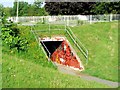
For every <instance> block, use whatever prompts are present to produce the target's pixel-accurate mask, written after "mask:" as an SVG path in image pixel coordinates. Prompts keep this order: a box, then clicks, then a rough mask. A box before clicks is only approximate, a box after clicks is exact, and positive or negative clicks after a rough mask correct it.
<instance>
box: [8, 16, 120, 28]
mask: <svg viewBox="0 0 120 90" xmlns="http://www.w3.org/2000/svg"><path fill="white" fill-rule="evenodd" d="M8 19H11V20H12V21H16V17H9V18H8ZM113 20H120V15H119V14H104V15H60V16H24V17H18V21H19V22H44V21H45V22H46V23H49V24H67V25H70V26H71V25H73V26H75V25H78V24H79V21H82V22H84V24H86V23H94V22H111V21H113Z"/></svg>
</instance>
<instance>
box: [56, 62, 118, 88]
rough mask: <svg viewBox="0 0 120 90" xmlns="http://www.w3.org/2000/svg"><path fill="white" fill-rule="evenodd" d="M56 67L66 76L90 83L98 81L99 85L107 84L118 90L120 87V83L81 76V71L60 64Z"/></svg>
mask: <svg viewBox="0 0 120 90" xmlns="http://www.w3.org/2000/svg"><path fill="white" fill-rule="evenodd" d="M56 65H57V67H58V70H59V71H60V72H62V73H65V74H70V75H75V76H79V77H80V78H82V79H85V80H89V81H96V82H98V83H102V84H106V85H108V86H110V87H113V88H117V87H118V86H120V83H118V82H113V81H109V80H104V79H100V78H98V77H94V76H89V75H85V74H81V73H80V72H79V71H75V70H73V69H71V68H69V67H67V66H64V65H59V64H56ZM118 84H119V85H118Z"/></svg>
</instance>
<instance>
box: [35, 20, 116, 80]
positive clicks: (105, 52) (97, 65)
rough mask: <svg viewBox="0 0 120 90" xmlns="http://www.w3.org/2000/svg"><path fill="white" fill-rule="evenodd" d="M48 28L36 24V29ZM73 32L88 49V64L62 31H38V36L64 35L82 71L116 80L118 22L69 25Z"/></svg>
mask: <svg viewBox="0 0 120 90" xmlns="http://www.w3.org/2000/svg"><path fill="white" fill-rule="evenodd" d="M43 26H44V27H43ZM42 28H45V29H46V30H48V27H47V25H42V26H37V27H36V30H38V29H39V30H40V29H41V30H42ZM51 28H57V29H58V28H64V27H63V26H59V27H57V26H55V25H54V26H53V25H52V26H51ZM71 29H72V31H73V32H74V34H75V35H76V36H77V37H78V39H79V40H80V41H81V42H82V43H83V44H84V46H85V47H86V48H87V49H88V51H89V60H88V62H89V63H88V64H87V65H85V63H86V60H85V58H84V57H83V55H81V52H79V50H78V49H77V48H76V46H75V45H74V44H73V42H72V41H71V39H70V38H69V36H68V35H67V34H65V33H63V32H64V31H60V32H59V31H53V32H51V33H49V32H42V33H41V32H39V33H38V35H40V36H43V37H44V36H47V35H48V36H49V35H50V34H51V35H55V34H56V35H65V36H66V37H67V39H68V40H69V41H70V43H71V44H72V46H73V47H74V49H75V50H76V52H77V54H78V55H79V57H80V58H81V60H82V62H83V64H84V66H85V71H84V72H83V73H86V74H89V75H92V76H96V77H99V78H102V79H107V80H111V81H118V22H103V23H95V24H91V25H90V24H89V25H88V24H87V25H82V26H76V27H71ZM51 31H52V30H51Z"/></svg>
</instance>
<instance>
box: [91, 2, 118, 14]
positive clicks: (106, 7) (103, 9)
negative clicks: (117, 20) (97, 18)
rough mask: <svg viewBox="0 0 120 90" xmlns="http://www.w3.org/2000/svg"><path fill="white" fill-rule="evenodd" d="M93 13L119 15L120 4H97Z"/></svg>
mask: <svg viewBox="0 0 120 90" xmlns="http://www.w3.org/2000/svg"><path fill="white" fill-rule="evenodd" d="M92 12H94V13H95V14H110V13H113V14H119V13H120V2H97V3H96V4H95V5H94V6H93V8H92Z"/></svg>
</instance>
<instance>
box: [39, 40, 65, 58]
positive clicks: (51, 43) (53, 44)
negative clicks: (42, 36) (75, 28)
mask: <svg viewBox="0 0 120 90" xmlns="http://www.w3.org/2000/svg"><path fill="white" fill-rule="evenodd" d="M62 42H63V41H40V43H41V44H42V46H43V48H44V50H45V52H46V53H47V56H49V53H50V56H51V55H52V54H53V53H54V51H55V50H56V49H57V48H58V47H59V46H60V45H61V43H62ZM44 45H45V46H46V47H47V49H46V47H45V46H44ZM47 50H48V51H49V52H48V51H47Z"/></svg>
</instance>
